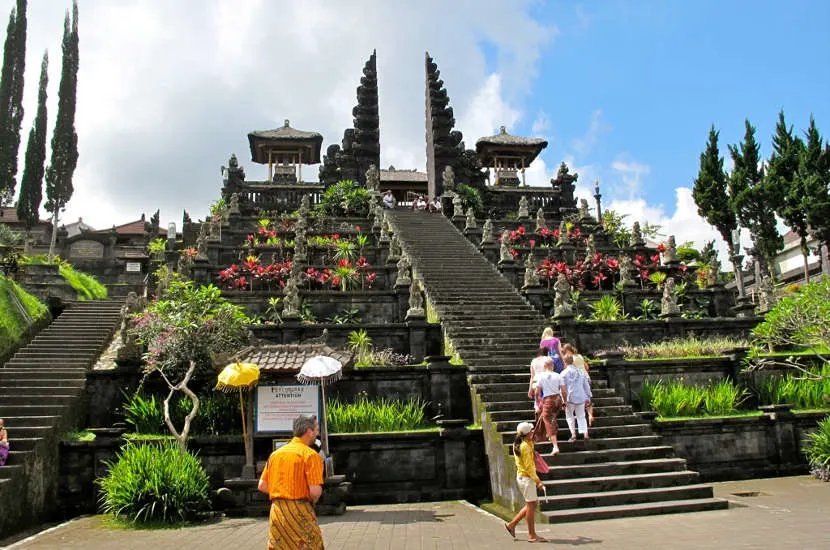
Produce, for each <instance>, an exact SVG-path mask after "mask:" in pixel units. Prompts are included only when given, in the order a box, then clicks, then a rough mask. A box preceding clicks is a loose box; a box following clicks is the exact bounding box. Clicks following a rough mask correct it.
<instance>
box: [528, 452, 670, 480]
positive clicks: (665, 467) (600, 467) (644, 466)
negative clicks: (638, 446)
mask: <svg viewBox="0 0 830 550" xmlns="http://www.w3.org/2000/svg"><path fill="white" fill-rule="evenodd" d="M555 458H556V457H551V458H546V460H547V462H548V463H552V464H553V465H551V466H550V471H549V472H548V473H547V474H544V475H541V476H539V477H541V478H542V479H543V480H545V479H555V480H557V481H559V480H567V479H585V478H591V477H611V476H625V475H643V474H654V473H660V472H679V471H683V470H685V468H686V461H685V460H683V459H682V458H653V459H646V460H625V461H619V462H597V463H593V464H570V465H563V466H558V465H556V460H555Z"/></svg>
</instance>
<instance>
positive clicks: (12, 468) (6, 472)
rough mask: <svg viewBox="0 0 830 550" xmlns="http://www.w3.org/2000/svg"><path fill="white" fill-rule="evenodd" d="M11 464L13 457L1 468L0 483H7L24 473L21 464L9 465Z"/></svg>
mask: <svg viewBox="0 0 830 550" xmlns="http://www.w3.org/2000/svg"><path fill="white" fill-rule="evenodd" d="M9 462H11V456H9V459H8V460H7V462H6V464H5V465H4V466H3V467H2V468H0V482H3V481H7V480H8V479H9V478H11V477H12V476H14V475H20V474H22V473H23V466H22V465H21V464H9Z"/></svg>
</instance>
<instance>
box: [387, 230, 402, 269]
mask: <svg viewBox="0 0 830 550" xmlns="http://www.w3.org/2000/svg"><path fill="white" fill-rule="evenodd" d="M400 257H401V241H399V240H398V236H397V235H392V240H391V241H390V242H389V256H388V257H387V258H386V262H387V263H395V262H397V261H398V260H399V259H400Z"/></svg>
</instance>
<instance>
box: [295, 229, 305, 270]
mask: <svg viewBox="0 0 830 550" xmlns="http://www.w3.org/2000/svg"><path fill="white" fill-rule="evenodd" d="M307 245H308V243H307V240H306V235H305V229H304V228H297V229H296V230H295V232H294V263H296V264H305V263H306V262H308V246H307Z"/></svg>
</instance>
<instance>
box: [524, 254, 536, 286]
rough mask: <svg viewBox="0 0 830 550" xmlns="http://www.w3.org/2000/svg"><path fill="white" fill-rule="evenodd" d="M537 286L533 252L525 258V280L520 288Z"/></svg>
mask: <svg viewBox="0 0 830 550" xmlns="http://www.w3.org/2000/svg"><path fill="white" fill-rule="evenodd" d="M537 286H539V274H538V273H537V272H536V262H534V261H533V253H532V252H531V253H529V254H528V255H527V258H525V282H524V286H523V287H522V288H530V287H537Z"/></svg>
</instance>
